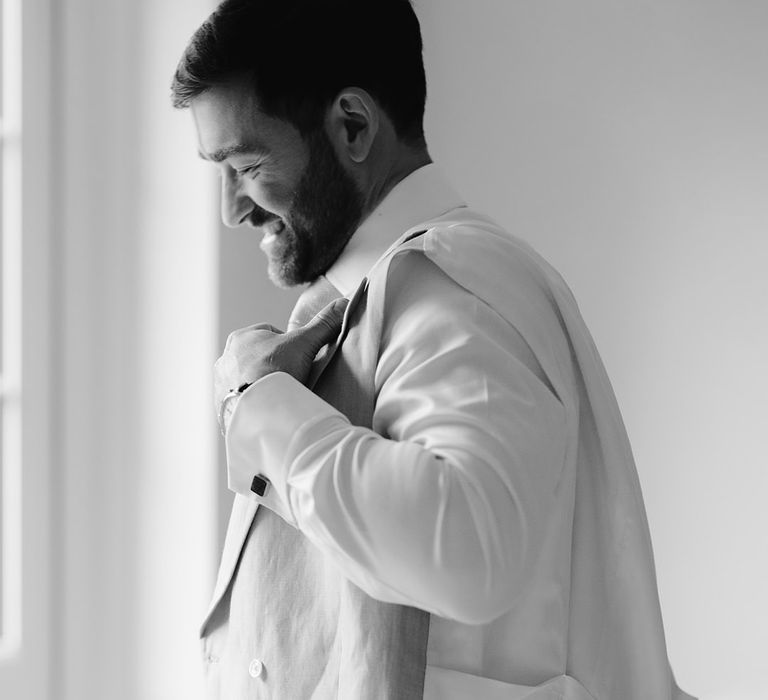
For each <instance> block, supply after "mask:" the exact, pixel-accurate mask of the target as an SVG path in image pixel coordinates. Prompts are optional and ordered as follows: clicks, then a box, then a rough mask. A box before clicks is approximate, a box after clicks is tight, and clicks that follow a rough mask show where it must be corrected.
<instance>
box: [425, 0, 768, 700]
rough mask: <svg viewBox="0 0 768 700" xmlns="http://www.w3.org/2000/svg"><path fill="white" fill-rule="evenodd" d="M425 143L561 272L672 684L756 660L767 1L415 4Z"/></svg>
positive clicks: (765, 329)
mask: <svg viewBox="0 0 768 700" xmlns="http://www.w3.org/2000/svg"><path fill="white" fill-rule="evenodd" d="M416 6H417V9H418V12H419V14H420V17H421V19H422V28H423V34H424V40H425V57H426V63H427V75H428V84H429V102H428V115H427V138H428V141H429V143H430V146H431V151H432V155H433V157H434V158H435V160H436V161H438V162H439V163H441V164H442V165H443V166H444V167H445V169H446V170H447V171H448V172H449V174H450V175H451V176H452V179H453V180H454V182H455V183H456V184H457V185H458V186H459V187H460V189H461V190H462V191H463V192H464V194H465V196H466V197H467V198H468V199H469V201H470V202H471V203H472V204H473V205H475V206H477V207H478V208H481V209H484V210H486V211H487V212H489V213H491V214H492V215H494V216H495V217H496V218H497V219H498V220H499V221H500V222H502V223H503V224H505V225H506V226H507V227H509V229H510V230H512V231H513V232H515V233H516V234H518V235H520V236H522V237H523V238H526V239H527V240H528V241H530V242H531V243H532V244H533V245H534V246H535V247H536V248H537V249H538V250H539V251H540V252H541V253H542V254H544V255H545V256H546V257H547V258H548V259H549V260H550V261H551V262H552V263H553V264H554V265H555V266H556V267H557V268H558V269H559V270H560V271H561V272H562V273H563V275H564V276H565V278H566V279H567V280H568V281H569V283H570V285H571V287H572V288H573V290H574V293H575V294H576V297H577V299H578V300H579V302H580V306H581V309H582V311H583V314H584V316H585V318H586V320H587V322H588V324H589V326H590V328H591V330H592V332H593V335H594V336H595V339H596V342H597V345H598V347H599V348H600V350H601V353H602V356H603V359H604V361H605V363H606V365H607V368H608V371H609V374H610V376H611V377H612V380H613V384H614V388H615V390H616V393H617V395H618V399H619V403H620V405H621V406H622V409H623V414H624V418H625V422H626V424H627V427H628V430H629V434H630V439H631V440H632V443H633V447H634V451H635V456H636V459H637V463H638V469H639V472H640V479H641V481H642V484H643V488H644V493H645V499H646V506H647V510H648V516H649V519H650V523H651V530H652V535H653V541H654V549H655V554H656V562H657V570H658V578H659V586H660V591H661V599H662V605H663V613H664V619H665V623H666V625H665V626H666V630H667V640H668V645H669V651H670V657H671V660H672V664H673V668H674V669H675V671H676V674H677V676H678V680H679V681H680V684H681V685H682V686H683V687H684V688H686V689H688V690H689V691H690V692H694V693H696V694H700V695H701V696H702V697H706V698H715V697H721V698H729V699H730V700H735V699H736V698H757V697H758V696H761V697H762V695H761V693H760V691H761V689H762V691H761V692H763V693H764V679H765V677H766V674H767V673H768V661H767V659H768V655H767V654H766V651H768V631H767V630H768V625H766V622H767V621H768V600H767V599H766V596H765V594H764V590H765V587H766V583H767V582H768V547H766V546H765V533H766V532H768V509H766V508H765V506H764V503H765V494H766V492H768V460H767V459H766V456H765V455H766V450H765V446H764V440H763V438H764V435H765V430H766V426H768V422H767V421H766V417H767V416H768V411H767V410H766V405H765V396H766V395H768V368H767V362H766V358H768V320H767V315H766V306H767V304H766V302H767V301H768V274H767V268H768V239H767V238H766V236H767V234H768V205H767V204H766V196H768V126H767V125H768V91H767V90H766V85H768V41H767V40H766V37H768V4H766V3H762V2H750V1H747V0H736V1H732V2H722V1H715V0H678V1H677V2H647V1H642V2H614V1H613V0H582V1H581V2H578V3H575V2H570V1H569V0H539V1H538V2H532V1H529V2H522V1H515V2H503V1H502V0H472V2H467V1H466V0H416Z"/></svg>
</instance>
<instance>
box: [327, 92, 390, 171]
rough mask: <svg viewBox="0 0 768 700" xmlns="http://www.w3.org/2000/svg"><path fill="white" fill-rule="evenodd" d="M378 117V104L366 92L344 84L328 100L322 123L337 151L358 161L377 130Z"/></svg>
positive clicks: (371, 144) (366, 154) (368, 150)
mask: <svg viewBox="0 0 768 700" xmlns="http://www.w3.org/2000/svg"><path fill="white" fill-rule="evenodd" d="M379 121H380V114H379V106H378V104H376V101H375V100H374V99H373V98H372V97H371V95H370V94H368V93H367V92H366V91H365V90H361V89H360V88H345V89H344V90H342V91H341V92H340V93H339V94H338V95H337V96H336V99H334V101H333V103H332V104H331V106H330V109H329V110H328V115H327V121H326V124H327V127H328V132H329V136H330V138H331V141H333V142H334V144H335V145H336V147H337V149H338V151H339V153H340V155H342V156H343V155H346V157H347V158H349V159H350V160H351V161H352V162H354V163H362V162H363V161H365V159H366V158H367V157H368V154H369V153H370V151H371V147H372V146H373V142H374V141H375V139H376V134H377V133H378V132H379Z"/></svg>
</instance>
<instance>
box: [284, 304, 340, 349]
mask: <svg viewBox="0 0 768 700" xmlns="http://www.w3.org/2000/svg"><path fill="white" fill-rule="evenodd" d="M347 304H349V299H346V298H344V297H341V298H340V299H336V301H332V302H331V303H330V304H328V306H326V307H325V308H323V309H322V311H320V312H319V313H318V314H317V315H316V316H315V317H314V318H313V319H312V320H311V321H309V323H307V324H306V325H305V326H304V327H302V328H300V329H298V330H296V331H294V332H295V333H297V334H299V335H301V336H302V338H303V339H305V340H306V341H308V342H309V343H310V344H311V345H312V348H313V349H314V351H315V352H317V351H318V350H320V348H321V347H323V345H326V344H327V343H330V342H331V341H332V340H334V339H335V338H336V336H337V335H338V334H339V331H341V325H342V323H343V321H344V311H346V308H347Z"/></svg>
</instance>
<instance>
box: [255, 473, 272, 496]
mask: <svg viewBox="0 0 768 700" xmlns="http://www.w3.org/2000/svg"><path fill="white" fill-rule="evenodd" d="M268 487H269V479H267V478H266V477H264V476H261V474H257V475H256V476H254V477H253V481H252V482H251V491H253V492H254V493H255V494H256V495H257V496H259V497H262V496H263V495H264V494H265V493H266V492H267V488H268Z"/></svg>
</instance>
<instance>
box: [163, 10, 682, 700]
mask: <svg viewBox="0 0 768 700" xmlns="http://www.w3.org/2000/svg"><path fill="white" fill-rule="evenodd" d="M425 96H426V81H425V74H424V67H423V62H422V43H421V36H420V29H419V24H418V21H417V19H416V16H415V14H414V12H413V9H412V7H411V5H410V3H409V2H408V0H366V1H365V2H359V1H357V2H356V1H353V0H225V2H223V3H222V4H221V5H220V6H219V8H218V9H217V10H216V11H215V12H214V13H213V14H212V15H211V17H209V18H208V20H206V22H205V23H204V24H203V25H202V26H201V27H200V28H199V29H198V31H197V32H196V33H195V35H194V36H193V38H192V40H191V41H190V43H189V45H188V46H187V48H186V50H185V52H184V55H183V57H182V59H181V62H180V64H179V66H178V69H177V72H176V75H175V78H174V82H173V99H174V104H175V105H176V106H177V107H188V108H189V109H190V111H191V113H192V116H193V118H194V121H195V125H196V128H197V134H198V140H199V143H198V147H199V151H200V155H201V156H202V158H204V159H205V160H207V161H210V162H211V163H214V164H216V167H217V168H218V170H219V172H220V175H221V186H222V217H223V219H224V221H225V223H227V224H228V225H230V226H240V225H247V226H251V227H253V228H254V229H255V230H257V231H260V232H261V233H262V234H263V240H262V243H261V247H262V249H263V251H264V253H265V254H266V256H267V259H268V270H269V275H270V277H271V279H272V280H273V281H274V282H275V283H276V284H278V285H281V286H293V285H300V284H308V287H307V289H306V290H305V291H304V293H303V295H302V297H301V298H300V300H299V302H298V304H297V306H296V309H295V310H294V312H293V314H292V316H291V319H289V321H288V326H287V330H286V332H282V331H280V330H278V329H276V328H273V327H271V326H267V325H265V324H258V325H255V326H251V327H248V328H245V329H241V330H239V331H236V332H234V333H233V334H232V335H231V336H230V338H229V340H228V342H227V345H226V348H225V350H224V353H223V355H222V357H221V358H220V359H219V361H218V362H217V364H216V368H215V370H216V371H215V376H216V382H215V384H216V386H215V394H216V403H217V409H218V414H219V419H220V423H221V427H222V432H223V433H224V435H225V439H226V446H227V469H228V478H229V486H230V488H231V489H232V490H233V491H234V492H235V494H236V496H235V502H234V506H233V511H232V516H231V520H230V525H229V529H228V532H227V538H226V543H225V548H224V553H223V556H222V563H221V568H220V571H219V576H218V581H217V584H216V589H215V592H214V596H213V601H212V604H211V608H210V611H209V614H208V616H207V618H206V620H205V623H204V625H203V628H202V638H203V646H204V657H205V663H206V677H207V684H208V692H209V697H211V698H226V699H227V700H233V699H234V700H238V699H241V698H242V699H245V698H276V699H279V700H303V699H306V698H316V699H317V700H329V699H331V698H344V699H349V700H361V699H363V700H367V699H369V698H370V699H374V698H381V699H382V700H410V699H414V700H415V699H417V698H418V699H421V698H427V699H429V700H447V699H450V698H486V699H490V700H493V699H494V698H505V699H507V700H509V699H511V698H528V699H529V700H534V699H536V700H538V699H542V700H543V699H544V698H547V699H554V698H559V699H560V698H568V699H571V700H641V699H642V700H648V699H649V698H653V699H656V700H671V699H673V698H676V699H680V698H686V697H688V696H687V695H685V694H684V693H682V692H681V691H680V690H679V689H678V688H677V686H676V684H675V682H674V679H673V675H672V673H671V671H670V667H669V663H668V661H667V652H666V647H665V642H664V634H663V628H662V623H661V615H660V611H659V602H658V595H657V589H656V581H655V574H654V568H653V559H652V553H651V546H650V539H649V534H648V526H647V523H646V518H645V513H644V509H643V505H642V498H641V495H640V490H639V484H638V480H637V475H636V471H635V467H634V464H633V460H632V455H631V452H630V448H629V444H628V440H627V437H626V434H625V431H624V428H623V425H622V422H621V418H620V415H619V410H618V407H617V405H616V401H615V398H614V396H613V393H612V390H611V387H610V384H609V382H608V379H607V377H606V375H605V371H604V369H603V366H602V364H601V362H600V359H599V357H598V355H597V351H596V350H595V347H594V345H593V343H592V340H591V338H590V336H589V333H588V331H587V329H586V327H585V325H584V322H583V321H582V319H581V316H580V315H579V311H578V308H577V306H576V303H575V301H574V300H573V297H572V295H571V294H570V292H569V290H568V288H567V286H566V284H565V283H564V282H563V280H562V279H561V277H560V276H559V275H558V274H557V272H556V271H555V270H554V269H553V268H552V267H551V266H550V265H549V264H547V262H545V261H544V260H543V259H542V258H541V257H540V256H539V255H537V254H536V253H535V252H534V251H533V250H532V249H531V248H530V247H529V246H528V245H527V244H526V243H524V242H523V241H522V240H520V239H519V238H517V237H515V236H513V235H511V234H510V233H508V232H506V231H504V230H503V229H502V228H501V227H500V226H498V225H497V224H496V223H494V222H493V221H492V220H490V219H489V218H488V217H486V216H484V215H482V214H480V213H478V212H475V211H473V210H472V209H470V208H469V207H468V206H467V204H466V203H465V202H464V201H463V200H462V198H461V197H460V196H459V195H458V194H457V193H456V192H455V191H454V190H453V189H452V188H451V187H450V186H449V185H448V184H447V182H446V181H445V179H444V177H443V176H442V175H441V173H440V171H439V169H438V168H437V166H435V165H434V164H433V163H432V161H431V158H430V156H429V152H428V149H427V146H426V141H425V137H424V131H423V126H422V121H423V114H424V104H425Z"/></svg>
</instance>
